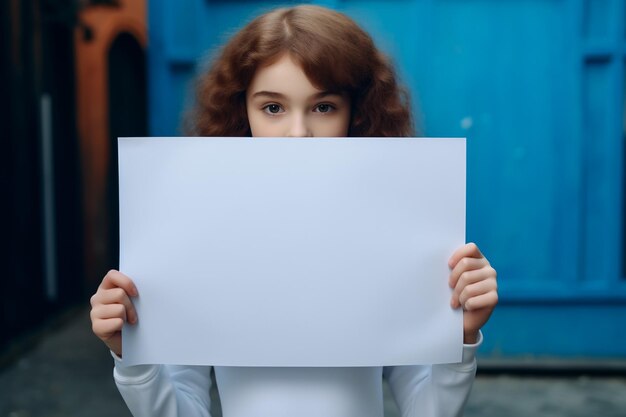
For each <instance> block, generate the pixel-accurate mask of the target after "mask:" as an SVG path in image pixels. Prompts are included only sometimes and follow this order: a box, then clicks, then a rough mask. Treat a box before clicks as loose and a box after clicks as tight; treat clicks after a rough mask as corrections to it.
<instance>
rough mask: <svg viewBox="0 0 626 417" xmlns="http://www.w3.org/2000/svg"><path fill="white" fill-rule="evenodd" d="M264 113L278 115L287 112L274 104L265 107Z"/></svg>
mask: <svg viewBox="0 0 626 417" xmlns="http://www.w3.org/2000/svg"><path fill="white" fill-rule="evenodd" d="M263 111H264V112H265V113H267V114H278V113H282V112H284V111H285V110H283V108H282V107H281V106H280V104H275V103H272V104H268V105H266V106H264V107H263Z"/></svg>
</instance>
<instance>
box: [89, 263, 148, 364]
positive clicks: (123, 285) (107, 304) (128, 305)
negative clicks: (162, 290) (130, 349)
mask: <svg viewBox="0 0 626 417" xmlns="http://www.w3.org/2000/svg"><path fill="white" fill-rule="evenodd" d="M137 295H138V292H137V287H135V284H134V283H133V281H132V280H131V279H130V278H128V277H127V276H126V275H124V274H122V273H121V272H119V271H116V270H115V269H112V270H110V271H109V272H108V273H107V274H106V275H105V276H104V279H103V280H102V283H100V286H99V287H98V291H96V293H95V294H94V295H93V296H92V297H91V314H90V316H91V328H92V330H93V332H94V333H95V335H96V336H98V337H99V338H100V339H101V340H102V341H103V342H104V343H105V344H106V345H107V346H108V347H109V349H111V350H112V351H113V353H115V354H116V355H118V356H120V357H121V356H122V327H123V325H124V322H128V323H130V324H135V323H137V312H136V311H135V307H134V306H133V303H132V301H131V300H130V297H136V296H137Z"/></svg>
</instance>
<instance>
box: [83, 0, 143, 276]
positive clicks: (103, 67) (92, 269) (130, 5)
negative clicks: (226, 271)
mask: <svg viewBox="0 0 626 417" xmlns="http://www.w3.org/2000/svg"><path fill="white" fill-rule="evenodd" d="M119 3H120V7H111V6H89V7H87V8H85V9H84V10H82V11H81V12H80V20H81V22H82V23H84V24H85V25H87V26H88V27H89V28H90V29H91V31H92V33H93V36H92V37H91V40H86V39H84V36H83V31H82V30H80V29H77V31H76V33H75V44H76V78H77V86H76V87H77V88H76V89H77V120H78V122H77V123H78V135H79V141H80V152H81V169H82V179H83V200H84V213H85V216H84V218H85V225H84V226H85V227H84V230H85V248H84V256H85V264H86V268H87V271H86V277H87V280H88V282H87V288H92V287H93V288H95V286H96V285H97V283H98V282H99V281H100V280H101V278H102V276H103V273H104V272H106V270H108V269H110V268H113V267H117V266H116V265H106V263H107V250H108V249H107V239H108V230H109V224H108V223H109V221H108V217H109V214H108V211H107V207H108V205H107V204H106V201H105V198H106V186H107V184H106V181H107V175H108V173H107V169H108V166H109V158H110V157H111V155H110V152H109V115H108V73H107V71H108V62H107V57H108V51H109V47H110V45H111V44H112V43H113V40H114V39H115V38H116V37H117V36H118V35H119V34H121V33H124V32H126V33H130V34H131V35H133V36H134V37H135V38H136V39H137V41H138V42H139V44H140V45H142V46H143V47H144V48H145V47H146V45H147V41H148V40H147V29H146V4H145V0H121V1H120V2H119Z"/></svg>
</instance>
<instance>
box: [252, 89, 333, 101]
mask: <svg viewBox="0 0 626 417" xmlns="http://www.w3.org/2000/svg"><path fill="white" fill-rule="evenodd" d="M328 96H341V94H339V93H335V92H333V91H320V92H319V93H316V94H314V95H313V96H312V97H311V98H313V99H315V100H319V99H321V98H324V97H328ZM256 97H269V98H276V99H284V98H285V95H284V94H281V93H277V92H274V91H257V92H256V93H254V94H252V98H256Z"/></svg>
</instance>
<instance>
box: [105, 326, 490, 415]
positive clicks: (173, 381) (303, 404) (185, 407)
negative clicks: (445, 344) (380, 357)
mask: <svg viewBox="0 0 626 417" xmlns="http://www.w3.org/2000/svg"><path fill="white" fill-rule="evenodd" d="M481 341H482V335H481V336H480V338H479V341H478V343H476V344H474V345H464V346H463V361H462V362H461V363H456V364H445V365H432V366H393V367H384V368H383V367H369V368H247V367H215V379H216V381H217V386H218V390H219V396H220V401H221V404H222V413H223V416H224V417H266V416H267V417H270V416H271V417H294V416H297V417H382V416H383V390H382V377H383V374H384V376H385V377H386V378H387V381H388V382H389V386H390V388H391V391H392V393H393V396H394V398H395V400H396V403H397V404H398V407H399V409H400V411H401V414H402V417H409V416H411V417H412V416H420V417H448V416H450V417H452V416H460V415H461V414H462V413H463V407H464V405H465V402H466V401H467V398H468V396H469V393H470V390H471V387H472V383H473V381H474V377H475V374H476V359H475V353H476V349H477V348H478V346H479V345H480V343H481ZM118 361H119V358H116V365H115V369H114V372H113V374H114V377H115V383H116V384H117V387H118V389H119V391H120V393H121V394H122V397H123V398H124V401H126V404H127V406H128V408H129V409H130V411H131V413H132V414H133V416H135V417H141V416H151V417H176V416H180V417H200V416H203V417H210V412H209V410H210V405H211V400H210V396H209V391H210V389H211V384H212V382H211V376H210V373H211V367H210V366H174V365H138V366H132V367H123V366H121V365H120V364H119V362H118Z"/></svg>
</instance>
